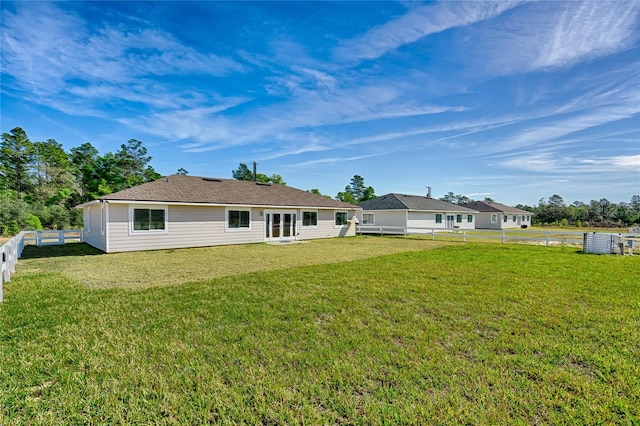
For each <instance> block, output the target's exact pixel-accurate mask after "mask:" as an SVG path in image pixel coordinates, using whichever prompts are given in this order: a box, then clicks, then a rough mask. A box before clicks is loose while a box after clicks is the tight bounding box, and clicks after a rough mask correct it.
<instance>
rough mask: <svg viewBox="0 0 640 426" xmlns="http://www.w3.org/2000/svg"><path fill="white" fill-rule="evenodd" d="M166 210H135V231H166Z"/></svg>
mask: <svg viewBox="0 0 640 426" xmlns="http://www.w3.org/2000/svg"><path fill="white" fill-rule="evenodd" d="M165 218H166V210H165V209H133V230H134V231H164V230H165V229H166V220H165Z"/></svg>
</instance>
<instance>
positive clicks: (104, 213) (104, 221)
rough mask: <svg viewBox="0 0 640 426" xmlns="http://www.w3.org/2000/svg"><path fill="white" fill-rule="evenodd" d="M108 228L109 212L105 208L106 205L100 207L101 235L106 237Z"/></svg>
mask: <svg viewBox="0 0 640 426" xmlns="http://www.w3.org/2000/svg"><path fill="white" fill-rule="evenodd" d="M106 226H107V210H106V209H105V208H104V204H101V205H100V234H101V235H104V231H105V229H106Z"/></svg>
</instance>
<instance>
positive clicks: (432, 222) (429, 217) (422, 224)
mask: <svg viewBox="0 0 640 426" xmlns="http://www.w3.org/2000/svg"><path fill="white" fill-rule="evenodd" d="M436 214H441V215H442V223H436ZM458 215H461V216H462V222H457V216H458ZM468 215H471V216H472V217H473V220H472V221H471V222H468V221H467V216H468ZM447 216H453V217H454V220H453V226H454V228H453V229H475V214H474V213H456V212H409V219H408V221H407V227H409V228H411V227H416V228H433V229H447ZM412 232H413V231H412Z"/></svg>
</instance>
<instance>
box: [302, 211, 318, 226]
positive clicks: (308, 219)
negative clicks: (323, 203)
mask: <svg viewBox="0 0 640 426" xmlns="http://www.w3.org/2000/svg"><path fill="white" fill-rule="evenodd" d="M302 226H318V212H302Z"/></svg>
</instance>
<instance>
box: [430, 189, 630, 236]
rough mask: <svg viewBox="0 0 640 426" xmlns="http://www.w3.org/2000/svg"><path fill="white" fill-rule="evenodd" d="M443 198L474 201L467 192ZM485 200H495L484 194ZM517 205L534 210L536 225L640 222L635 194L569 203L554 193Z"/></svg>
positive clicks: (612, 225)
mask: <svg viewBox="0 0 640 426" xmlns="http://www.w3.org/2000/svg"><path fill="white" fill-rule="evenodd" d="M440 199H441V200H443V201H447V202H450V203H455V204H465V203H470V202H472V201H474V200H473V199H471V198H469V197H467V196H466V195H461V194H454V193H453V192H449V193H448V194H447V195H445V196H444V197H442V198H440ZM485 201H493V200H491V199H490V198H485ZM515 207H517V208H519V209H522V210H526V211H528V212H531V213H532V218H533V224H534V225H552V226H569V225H572V226H595V227H608V228H613V227H625V226H631V225H637V224H640V195H633V196H632V197H631V200H630V201H629V202H628V203H627V202H620V203H613V202H611V201H609V200H607V199H606V198H601V199H599V200H591V201H589V202H588V203H584V202H582V201H574V202H573V203H571V204H569V205H567V204H566V203H565V201H564V199H563V198H562V197H561V196H560V195H557V194H554V195H552V196H551V197H549V198H548V199H546V200H545V199H544V198H541V199H540V200H539V201H538V204H537V205H535V206H528V205H523V204H518V205H517V206H515Z"/></svg>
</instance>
